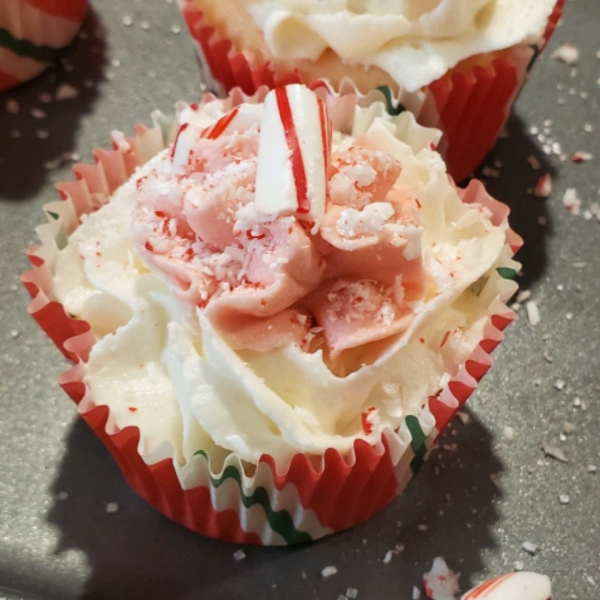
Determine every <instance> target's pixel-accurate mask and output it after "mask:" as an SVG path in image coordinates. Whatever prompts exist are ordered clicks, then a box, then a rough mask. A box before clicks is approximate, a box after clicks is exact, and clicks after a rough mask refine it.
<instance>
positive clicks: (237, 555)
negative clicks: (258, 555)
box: [233, 548, 246, 562]
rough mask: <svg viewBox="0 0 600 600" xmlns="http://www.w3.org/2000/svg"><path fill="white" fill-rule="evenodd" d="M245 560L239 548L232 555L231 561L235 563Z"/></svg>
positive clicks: (244, 555) (244, 554)
mask: <svg viewBox="0 0 600 600" xmlns="http://www.w3.org/2000/svg"><path fill="white" fill-rule="evenodd" d="M245 558H246V553H245V552H244V551H243V550H242V549H241V548H240V549H239V550H236V551H235V552H234V553H233V559H234V560H235V561H237V562H239V561H240V560H244V559H245Z"/></svg>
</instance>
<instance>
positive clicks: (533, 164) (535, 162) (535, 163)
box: [527, 154, 542, 171]
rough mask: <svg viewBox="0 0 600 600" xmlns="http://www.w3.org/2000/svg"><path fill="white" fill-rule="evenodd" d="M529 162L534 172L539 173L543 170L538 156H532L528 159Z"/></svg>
mask: <svg viewBox="0 0 600 600" xmlns="http://www.w3.org/2000/svg"><path fill="white" fill-rule="evenodd" d="M527 162H528V163H529V166H530V167H531V168H532V169H533V170H534V171H539V170H540V169H541V168H542V165H540V161H539V160H538V159H537V157H536V156H534V155H533V154H530V155H529V156H528V157H527Z"/></svg>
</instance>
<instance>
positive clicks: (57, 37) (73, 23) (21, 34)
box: [0, 0, 88, 92]
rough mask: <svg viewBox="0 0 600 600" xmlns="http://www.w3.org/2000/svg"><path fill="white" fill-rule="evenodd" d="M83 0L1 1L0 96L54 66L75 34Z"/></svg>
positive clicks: (79, 20)
mask: <svg viewBox="0 0 600 600" xmlns="http://www.w3.org/2000/svg"><path fill="white" fill-rule="evenodd" d="M87 9H88V3H87V0H69V1H68V2H57V1H56V0H2V2H1V3H0V34H1V35H0V92H1V91H3V90H6V89H8V88H11V87H14V86H16V85H19V84H20V83H23V82H25V81H28V80H29V79H33V78H34V77H36V76H37V75H39V74H40V73H41V72H42V71H44V70H45V69H47V68H48V67H49V66H51V65H53V64H55V62H56V59H57V57H58V54H59V52H60V50H62V49H63V48H65V47H66V46H68V45H69V43H70V42H71V40H72V39H73V38H74V37H75V35H76V34H77V31H79V27H80V26H81V22H82V21H83V18H84V16H85V13H86V12H87Z"/></svg>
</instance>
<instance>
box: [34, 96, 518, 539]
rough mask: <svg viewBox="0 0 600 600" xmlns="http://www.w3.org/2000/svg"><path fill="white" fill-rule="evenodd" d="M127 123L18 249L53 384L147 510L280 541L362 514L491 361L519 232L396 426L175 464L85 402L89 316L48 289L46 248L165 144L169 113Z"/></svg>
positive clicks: (476, 188)
mask: <svg viewBox="0 0 600 600" xmlns="http://www.w3.org/2000/svg"><path fill="white" fill-rule="evenodd" d="M321 93H324V92H321ZM265 94H266V89H262V90H259V92H258V93H257V94H256V95H255V96H254V97H252V98H250V99H248V98H247V97H246V96H245V95H244V94H243V93H242V92H241V91H240V90H236V91H234V92H233V93H232V95H231V96H230V97H229V98H228V100H227V105H226V108H232V107H233V106H235V105H237V104H239V103H240V102H242V101H261V100H262V98H263V97H264V95H265ZM357 102H365V98H364V97H361V96H360V95H359V94H358V93H357V92H356V91H354V94H353V95H352V94H350V95H343V96H335V97H330V98H329V104H330V110H331V112H332V116H333V118H334V122H335V121H336V120H337V121H343V120H344V118H345V117H344V115H343V114H340V113H350V112H351V113H353V107H354V105H355V104H356V103H357ZM336 107H337V108H338V111H337V113H338V114H336ZM135 131H136V134H135V136H134V137H133V138H132V139H127V140H126V141H123V139H122V138H120V139H119V140H118V141H116V142H115V143H114V149H113V150H96V151H95V153H94V156H95V160H96V163H95V164H93V165H76V166H75V167H74V171H75V175H76V179H77V180H76V181H74V182H67V183H61V184H59V185H58V190H59V192H60V195H61V198H62V200H61V201H58V202H54V203H51V204H49V205H47V206H46V208H45V210H46V213H47V216H48V223H46V224H44V225H41V226H39V227H38V228H37V233H38V235H39V237H40V240H41V244H40V245H39V246H36V247H33V248H30V249H29V250H28V256H29V259H30V261H31V263H32V265H33V269H32V270H30V271H28V272H27V273H25V274H24V275H23V277H22V280H23V283H24V285H25V287H26V288H27V290H28V291H29V293H30V294H31V296H32V297H33V300H32V302H31V304H30V306H29V312H30V313H31V315H32V317H33V318H34V319H35V320H36V321H37V322H38V324H39V325H40V326H41V328H42V329H43V330H44V331H45V332H46V333H47V335H48V336H49V337H50V338H51V339H52V341H53V342H54V343H55V344H56V345H57V346H58V348H59V349H60V350H61V351H62V352H63V353H64V354H65V355H66V356H67V357H68V358H70V359H71V360H72V361H73V362H74V363H75V366H74V367H73V368H72V369H70V370H69V371H67V372H66V373H64V374H63V375H62V376H61V377H60V379H59V382H60V385H61V386H62V387H63V389H64V390H65V392H66V393H67V394H68V395H69V396H70V397H71V398H72V399H73V401H74V402H75V403H76V404H77V406H78V412H79V414H80V415H81V416H82V417H83V419H84V420H85V421H86V422H87V423H88V424H89V425H90V427H91V428H92V429H93V430H94V431H95V432H96V434H97V435H98V437H99V438H100V439H101V440H102V441H103V442H104V444H105V445H106V447H107V448H108V449H109V451H110V452H111V453H112V455H113V456H114V458H115V460H116V461H117V463H118V465H119V467H120V468H121V471H122V473H123V475H124V477H125V479H126V480H127V482H128V483H129V484H130V485H131V487H132V488H133V489H134V490H135V491H136V492H137V493H138V494H139V495H140V496H141V497H143V498H144V499H145V500H146V501H147V502H148V503H149V504H150V505H152V506H153V507H154V508H155V509H156V510H158V511H159V512H161V513H162V514H164V515H166V516H167V517H169V518H170V519H172V520H174V521H177V522H178V523H181V524H182V525H184V526H186V527H187V528H189V529H191V530H192V531H195V532H198V533H202V534H204V535H208V536H211V537H215V538H220V539H224V540H230V541H232V542H238V543H250V544H269V545H282V544H294V543H300V542H307V541H311V540H315V539H318V538H320V537H322V536H324V535H327V534H330V533H333V532H337V531H342V530H345V529H348V528H350V527H352V526H354V525H356V524H358V523H361V522H362V521H365V520H367V519H368V518H369V517H371V516H372V515H374V514H375V513H377V512H378V511H380V510H381V509H382V508H384V507H385V506H386V505H387V504H389V503H390V502H391V501H392V500H393V499H394V498H395V497H396V495H397V494H398V493H399V492H400V491H401V490H402V489H403V488H404V486H405V485H406V484H407V482H408V481H409V480H410V478H411V477H412V475H413V474H414V473H415V472H416V471H417V470H418V469H419V467H420V466H421V464H422V462H423V460H424V458H425V455H426V454H427V452H428V450H429V449H430V448H431V447H432V445H433V444H434V443H435V441H436V440H437V438H438V437H439V435H440V434H441V433H442V432H443V431H444V429H445V428H446V426H447V425H448V423H449V421H450V420H451V419H452V417H453V416H454V415H455V414H456V412H457V411H458V410H459V409H460V407H461V406H462V405H463V404H464V402H465V401H466V400H467V398H468V397H469V396H470V394H471V393H472V392H473V390H475V388H476V387H477V384H478V382H479V380H480V379H481V377H483V375H484V374H485V373H486V372H487V370H488V369H489V368H490V367H491V365H492V362H493V361H492V358H491V356H490V353H491V352H492V350H493V349H494V348H495V347H496V346H497V345H498V344H499V343H500V342H501V341H502V339H503V333H502V330H503V329H504V328H505V327H506V326H507V325H508V324H509V323H510V322H511V321H512V319H513V318H514V313H513V312H512V311H511V310H510V309H509V308H508V307H507V306H506V305H505V302H507V301H508V299H509V298H510V297H511V296H512V294H513V293H514V291H515V289H516V284H515V283H514V281H512V279H511V278H513V277H514V276H515V275H516V270H517V269H518V268H519V265H518V263H515V262H514V261H513V260H512V259H511V257H512V255H513V253H514V252H515V251H516V249H517V248H518V247H519V246H520V244H521V240H520V238H519V237H518V236H517V235H516V234H514V233H513V232H512V231H511V230H510V229H508V228H507V229H506V231H507V234H506V246H505V248H504V251H503V253H502V255H501V256H500V258H499V259H498V262H497V264H496V265H495V266H494V268H493V269H492V270H491V271H490V272H489V273H488V274H487V277H488V279H487V282H486V284H485V286H484V288H483V289H482V291H481V292H480V294H481V295H482V296H481V297H482V298H483V299H484V301H485V302H486V304H485V305H486V306H488V309H487V321H486V324H485V326H484V328H483V337H482V339H481V341H480V342H479V344H478V345H477V346H476V348H475V349H474V350H473V352H472V353H471V355H470V356H469V358H468V359H467V360H466V361H465V362H464V364H462V365H460V367H459V368H458V370H457V372H456V375H455V376H454V377H452V378H451V379H450V380H449V381H448V382H447V383H446V384H445V385H444V386H443V387H441V388H440V389H439V390H438V392H437V393H436V394H435V395H434V396H432V397H430V398H428V399H427V400H426V401H425V402H424V406H423V408H422V410H421V411H420V412H419V414H417V415H408V416H406V417H405V419H404V420H403V422H402V425H401V426H400V427H399V429H398V430H395V431H392V430H389V429H387V430H385V431H384V432H383V434H382V436H381V439H380V441H379V442H378V443H377V444H375V445H370V444H369V443H367V442H366V441H364V440H361V439H358V440H356V441H355V443H354V445H353V449H352V452H351V453H350V454H349V455H341V454H340V453H339V452H337V451H336V450H334V449H329V450H327V451H326V452H325V453H324V455H323V456H322V458H321V460H320V464H319V465H316V466H315V463H314V457H312V458H311V457H309V456H307V455H304V454H302V453H298V454H297V455H295V456H294V457H293V458H292V460H291V462H290V464H289V466H288V467H287V468H285V469H283V470H282V469H280V468H279V467H278V465H277V463H276V461H275V460H274V459H273V457H271V456H268V455H263V456H262V457H261V458H260V460H259V462H258V464H257V465H255V466H254V468H253V469H251V470H249V469H248V465H246V464H243V463H242V461H241V459H240V458H239V456H237V455H236V454H234V453H231V454H230V455H229V456H228V457H227V458H226V460H225V462H224V464H223V465H222V466H220V467H219V469H218V470H215V469H214V468H213V467H212V465H211V461H210V456H209V455H208V454H207V453H206V452H205V451H203V450H202V449H199V450H198V452H196V454H195V455H194V456H193V457H192V459H191V460H190V461H189V462H188V463H187V464H185V465H184V466H183V467H182V466H179V465H178V463H177V461H176V459H175V451H174V448H173V447H172V445H171V444H170V442H167V441H165V443H164V444H161V445H160V447H159V449H157V450H156V451H153V453H152V455H145V454H144V453H143V452H140V448H143V447H144V444H143V436H144V433H143V431H140V429H139V428H138V427H134V426H130V427H125V428H122V429H121V428H119V427H118V426H117V425H116V424H115V421H114V419H111V409H110V407H109V406H106V405H99V404H97V403H96V402H95V400H94V398H93V395H92V393H91V391H90V390H89V388H88V387H87V385H86V383H85V381H84V376H85V364H86V361H87V359H88V356H89V353H90V350H91V348H92V346H93V344H94V342H95V340H94V337H93V335H92V333H91V330H90V326H89V325H88V324H87V323H86V322H85V321H82V320H78V319H75V318H73V317H71V316H69V315H68V314H67V313H66V312H65V310H64V308H63V306H62V305H61V304H60V303H58V302H57V301H56V300H54V299H53V293H52V288H53V265H54V263H55V260H56V256H57V254H58V252H59V249H60V248H61V247H63V246H64V245H65V243H66V240H67V236H68V235H69V234H70V233H71V232H73V231H74V230H75V229H76V228H77V227H78V224H79V219H80V217H81V216H82V215H85V214H87V213H89V212H92V211H94V210H96V209H97V208H98V207H100V206H102V205H103V204H105V203H106V202H108V201H109V198H110V196H111V194H112V193H113V192H114V191H115V190H116V189H117V188H118V187H119V186H120V185H121V184H123V183H125V182H126V181H127V180H128V179H129V177H130V176H131V175H132V174H133V172H134V170H135V169H136V167H137V166H140V165H142V164H144V163H145V162H146V161H147V160H148V159H149V158H151V157H152V156H154V155H155V154H157V153H158V152H159V151H160V150H162V149H163V148H165V147H166V146H167V145H168V144H169V142H170V141H171V140H172V138H173V133H174V127H173V121H172V120H169V119H165V118H162V117H160V116H155V122H154V126H153V127H150V128H148V127H145V126H137V127H136V129H135ZM115 139H116V138H115ZM459 194H460V195H461V198H462V200H463V202H465V203H480V204H482V205H483V206H485V207H486V208H488V209H489V211H490V213H491V214H492V217H491V218H492V221H493V223H494V224H495V225H503V224H506V221H507V217H508V208H507V207H506V206H505V205H503V204H501V203H499V202H497V201H495V200H493V199H492V198H491V197H490V196H489V195H488V194H487V193H486V192H485V189H484V188H483V185H482V184H481V183H479V182H476V181H474V182H471V184H470V185H469V186H468V187H467V188H466V189H465V190H460V191H459Z"/></svg>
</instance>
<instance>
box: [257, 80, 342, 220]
mask: <svg viewBox="0 0 600 600" xmlns="http://www.w3.org/2000/svg"><path fill="white" fill-rule="evenodd" d="M330 131H331V122H330V119H329V115H328V113H327V108H326V106H325V104H324V103H323V102H322V101H321V100H320V99H319V98H318V97H317V96H316V95H315V94H314V92H312V91H311V90H309V89H308V88H306V87H304V86H301V85H288V86H285V87H280V88H276V89H275V90H272V91H271V92H269V93H268V94H267V96H266V97H265V101H264V114H263V120H262V124H261V131H260V138H259V147H258V164H257V171H256V196H255V202H256V205H257V207H258V208H259V210H261V211H262V212H265V213H268V214H271V215H273V216H274V217H279V216H287V215H295V216H296V218H298V219H301V220H305V221H309V222H313V223H315V224H317V226H318V224H319V223H320V222H321V220H322V218H323V215H324V214H325V201H326V196H327V163H328V161H329V155H330V153H331V147H330V145H331V135H330Z"/></svg>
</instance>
